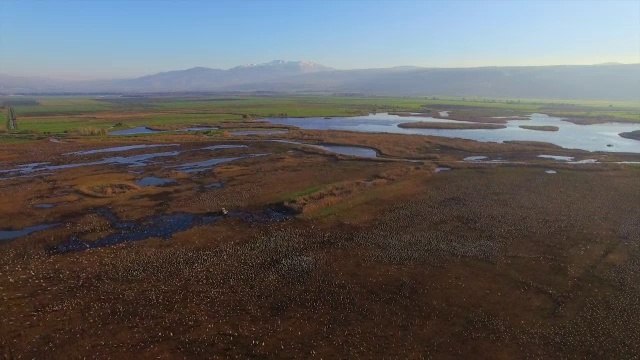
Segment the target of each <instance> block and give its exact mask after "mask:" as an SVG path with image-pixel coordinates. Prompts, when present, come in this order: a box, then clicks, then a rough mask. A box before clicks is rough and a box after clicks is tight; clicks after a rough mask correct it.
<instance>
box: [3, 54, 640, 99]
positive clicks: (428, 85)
mask: <svg viewBox="0 0 640 360" xmlns="http://www.w3.org/2000/svg"><path fill="white" fill-rule="evenodd" d="M105 92H115V93H162V92H281V93H329V94H336V93H337V94H362V95H382V96H457V97H465V96H466V97H499V98H529V99H533V98H541V99H543V98H556V99H611V100H637V99H638V98H639V97H640V64H616V63H613V64H611V63H607V64H599V65H558V66H507V67H477V68H423V67H415V66H402V67H393V68H381V69H362V70H337V69H333V68H330V67H327V66H323V65H320V64H316V63H314V62H310V61H283V60H276V61H272V62H269V63H264V64H249V65H242V66H237V67H234V68H231V69H227V70H222V69H212V68H206V67H195V68H191V69H187V70H176V71H168V72H162V73H158V74H154V75H147V76H142V77H137V78H131V79H114V80H93V81H62V80H52V79H46V78H29V77H15V76H9V75H0V94H19V93H105Z"/></svg>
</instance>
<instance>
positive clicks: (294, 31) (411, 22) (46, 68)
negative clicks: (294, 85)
mask: <svg viewBox="0 0 640 360" xmlns="http://www.w3.org/2000/svg"><path fill="white" fill-rule="evenodd" d="M149 5H150V3H149V2H130V3H126V6H125V3H123V2H120V1H114V2H99V1H98V2H96V1H87V2H75V1H68V2H56V3H44V2H35V1H19V2H18V1H5V2H3V3H1V4H0V34H1V35H0V46H1V47H2V48H3V49H5V51H4V54H3V56H2V59H1V61H0V73H3V74H6V75H11V76H26V77H45V78H51V79H65V80H89V79H115V78H132V77H139V76H144V75H150V74H155V73H159V72H165V71H172V70H181V69H188V68H192V67H198V66H202V67H209V68H220V69H228V68H232V67H235V66H238V65H243V64H249V63H266V62H270V61H272V60H274V59H282V60H308V61H313V62H315V63H318V64H321V65H325V66H329V67H333V68H336V69H339V70H350V69H363V68H388V67H396V66H419V67H439V68H463V67H464V68H466V67H484V66H543V65H591V64H601V63H608V62H619V63H639V62H640V45H639V44H640V2H633V1H615V2H614V1H607V2H605V1H587V2H582V3H580V4H577V3H576V2H573V1H561V2H550V1H519V2H504V1H456V2H443V1H425V2H415V1H400V2H393V3H391V2H377V1H374V2H365V1H357V2H317V1H308V2H307V1H305V2H292V1H279V2H269V3H263V2H257V1H241V2H227V1H223V2H216V3H215V4H210V3H206V2H180V3H178V2H158V3H154V4H153V6H149ZM122 9H126V11H123V10H122ZM478 14H481V16H478Z"/></svg>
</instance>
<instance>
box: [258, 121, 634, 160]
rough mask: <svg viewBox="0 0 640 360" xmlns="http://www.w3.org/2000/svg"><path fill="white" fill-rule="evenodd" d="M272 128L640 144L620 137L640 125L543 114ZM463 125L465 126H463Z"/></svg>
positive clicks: (621, 148) (605, 147) (598, 145)
mask: <svg viewBox="0 0 640 360" xmlns="http://www.w3.org/2000/svg"><path fill="white" fill-rule="evenodd" d="M263 121H268V122H270V123H272V124H278V125H289V126H296V127H299V128H301V129H309V130H344V131H358V132H383V133H394V134H419V135H434V136H443V137H450V138H460V139H470V140H476V141H481V142H498V143H501V142H505V141H514V140H516V141H538V142H548V143H552V144H555V145H558V146H562V147H564V148H568V149H581V150H587V151H606V152H631V153H640V141H638V140H633V139H625V138H623V137H620V136H619V135H618V134H619V133H622V132H630V131H634V130H640V124H626V123H606V124H595V125H576V124H573V123H570V122H567V121H562V119H561V118H558V117H551V116H547V115H544V114H532V115H530V116H529V117H528V118H527V119H513V118H511V119H507V123H506V124H505V126H506V127H505V128H504V129H456V130H452V129H410V128H400V127H398V124H401V123H407V122H419V121H428V122H444V123H461V121H456V120H450V119H436V118H432V117H426V116H409V117H406V116H404V117H403V116H398V115H389V114H387V113H382V114H371V115H367V116H356V117H338V118H330V119H325V118H267V119H264V120H263ZM462 123H464V122H462ZM521 125H529V126H557V127H558V128H559V130H558V131H536V130H527V129H522V128H520V126H521Z"/></svg>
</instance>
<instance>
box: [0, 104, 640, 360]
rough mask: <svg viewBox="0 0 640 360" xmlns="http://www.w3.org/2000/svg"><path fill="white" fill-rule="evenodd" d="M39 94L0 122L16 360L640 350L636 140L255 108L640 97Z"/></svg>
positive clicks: (0, 280) (5, 352)
mask: <svg viewBox="0 0 640 360" xmlns="http://www.w3.org/2000/svg"><path fill="white" fill-rule="evenodd" d="M4 100H6V99H4ZM20 100H21V101H22V103H15V102H14V103H13V105H12V106H15V108H16V111H17V112H18V124H19V129H22V130H18V131H14V132H7V133H5V134H2V135H1V137H0V273H1V274H2V275H1V276H0V294H1V295H2V300H1V301H0V357H6V358H10V359H13V358H50V357H51V358H85V357H90V358H91V357H96V358H108V357H111V358H135V357H138V356H139V354H141V353H144V354H146V355H147V356H149V357H160V358H203V359H204V358H211V357H215V356H217V357H224V358H227V357H228V358H232V357H233V358H250V357H251V358H275V357H278V358H328V357H329V358H331V357H339V358H388V357H392V358H393V357H399V358H439V359H440V358H580V359H582V358H632V357H634V356H637V354H638V353H640V335H639V334H640V331H639V330H640V329H639V328H638V324H640V286H639V284H640V206H638V204H640V167H639V166H638V162H639V161H640V155H638V154H632V153H607V152H587V151H581V150H570V149H564V148H561V147H558V146H555V145H551V144H546V143H538V142H530V143H523V142H513V143H502V144H498V143H492V142H486V143H481V142H476V141H472V140H463V139H456V138H444V137H436V136H425V135H399V134H385V133H355V132H348V131H334V130H331V131H322V130H301V129H298V128H295V127H292V126H282V125H273V124H269V123H267V122H257V121H254V120H258V119H261V118H262V117H287V116H289V117H291V116H296V117H309V116H327V117H329V116H349V115H362V114H367V113H369V112H389V111H398V112H415V111H420V112H422V113H425V114H426V113H429V114H433V116H434V118H439V117H440V116H439V115H438V114H439V112H440V111H449V112H450V114H449V115H448V117H449V118H454V119H456V115H459V116H458V118H457V119H459V120H464V121H474V120H477V121H476V122H480V123H486V122H487V121H484V120H486V119H487V118H489V117H491V118H494V117H496V116H500V117H504V116H508V117H517V116H523V115H527V114H530V113H532V112H535V111H541V110H540V109H542V108H546V109H547V110H549V111H550V112H553V111H554V109H556V110H555V111H565V112H566V111H567V110H566V109H571V110H572V111H573V113H572V114H569V115H571V116H573V118H572V121H578V120H576V119H577V118H578V117H580V116H581V117H580V118H581V119H587V120H584V122H595V123H597V122H599V118H597V117H596V116H594V115H593V114H594V113H598V111H596V110H594V109H601V111H602V113H603V114H606V115H603V116H607V119H609V118H608V117H616V116H617V119H619V120H620V121H624V122H634V121H635V120H634V117H633V116H634V115H633V114H635V111H636V110H635V109H636V108H635V107H634V105H629V104H625V105H623V104H616V106H614V107H609V106H608V105H609V104H607V105H606V106H603V107H602V108H601V107H598V106H600V105H599V104H579V105H576V106H574V107H568V106H564V107H563V106H559V105H558V104H546V103H540V104H538V103H535V102H532V103H524V102H523V103H512V102H497V103H496V102H483V101H478V102H474V101H467V100H465V101H461V100H453V99H445V100H436V99H387V98H371V99H365V98H348V97H345V98H330V97H327V98H323V97H304V98H298V99H296V98H268V97H263V98H261V97H255V98H250V97H228V98H193V97H187V98H179V99H176V98H171V99H165V98H152V97H150V98H131V99H129V98H106V99H94V98H91V99H89V98H80V97H70V98H45V99H37V98H36V99H33V100H31V99H20ZM11 101H13V99H9V101H8V102H7V105H9V104H11ZM590 107H592V108H590ZM558 109H559V110H558ZM583 109H588V110H589V114H586V113H585V114H579V113H578V112H579V111H581V110H583ZM616 109H620V110H619V111H618V112H616ZM557 115H561V114H559V113H558V114H557ZM483 119H484V120H483ZM498 121H499V120H498ZM3 123H4V121H3ZM584 126H590V125H584ZM136 128H142V129H146V130H143V131H142V133H139V134H133V135H107V134H108V133H109V132H113V131H118V130H131V129H136ZM187 129H191V131H181V130H187ZM154 130H155V131H154ZM487 131H491V130H487ZM335 145H339V146H340V147H339V148H336V147H332V146H335ZM638 146H639V147H640V142H639V145H638ZM336 149H339V152H340V153H337V152H336V151H337V150H336ZM365 150H368V151H365ZM372 151H373V152H372ZM349 154H355V156H354V155H349Z"/></svg>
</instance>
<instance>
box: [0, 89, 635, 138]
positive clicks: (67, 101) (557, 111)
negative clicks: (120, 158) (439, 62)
mask: <svg viewBox="0 0 640 360" xmlns="http://www.w3.org/2000/svg"><path fill="white" fill-rule="evenodd" d="M0 104H2V105H11V106H13V107H14V109H15V111H16V113H17V116H18V126H19V132H30V133H43V134H49V133H51V134H62V133H65V132H67V133H73V132H74V131H76V130H77V129H80V128H95V129H110V128H113V127H120V128H126V127H136V126H178V125H194V124H202V125H213V124H218V123H220V122H222V121H240V120H248V119H259V118H262V117H319V116H356V115H365V114H368V113H372V112H388V111H425V110H428V109H432V110H434V111H437V110H451V111H454V112H458V113H465V114H467V115H478V116H499V115H524V114H530V113H533V112H540V113H546V114H551V115H557V116H574V117H582V118H586V119H598V118H603V119H604V118H606V119H607V120H609V121H612V120H621V121H634V122H635V121H637V122H640V102H609V101H561V100H506V99H480V98H433V97H429V98H386V97H371V98H363V97H349V96H343V97H337V96H286V97H284V96H283V97H268V96H188V97H186V96H184V97H166V96H156V97H117V96H112V97H96V96H93V97H89V96H84V97H82V96H43V97H22V96H21V97H0ZM6 112H7V110H6V108H3V109H2V111H1V114H0V124H1V126H2V127H3V128H4V126H5V124H6Z"/></svg>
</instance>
